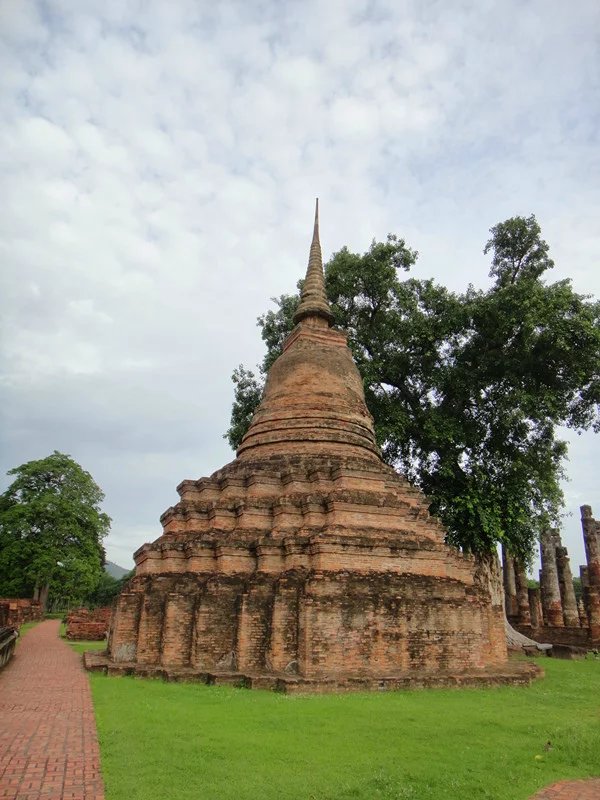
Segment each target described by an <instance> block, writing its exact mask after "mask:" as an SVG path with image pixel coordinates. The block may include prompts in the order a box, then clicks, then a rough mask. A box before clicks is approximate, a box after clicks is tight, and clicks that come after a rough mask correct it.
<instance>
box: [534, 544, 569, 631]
mask: <svg viewBox="0 0 600 800" xmlns="http://www.w3.org/2000/svg"><path fill="white" fill-rule="evenodd" d="M540 555H541V557H542V580H541V585H542V589H543V592H542V603H543V609H544V618H545V620H546V624H548V625H551V626H552V627H555V628H559V627H562V626H563V625H564V620H563V609H562V602H561V597H560V585H559V583H558V571H557V568H556V532H555V531H553V530H547V531H544V532H543V533H542V535H541V536H540Z"/></svg>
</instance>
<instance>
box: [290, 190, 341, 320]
mask: <svg viewBox="0 0 600 800" xmlns="http://www.w3.org/2000/svg"><path fill="white" fill-rule="evenodd" d="M306 317H322V318H323V319H326V320H327V322H328V323H329V325H333V314H332V313H331V309H330V307H329V301H328V300H327V295H326V294H325V276H324V274H323V256H322V255H321V242H320V241H319V198H318V197H317V202H316V204H315V226H314V229H313V238H312V242H311V245H310V255H309V257H308V269H307V270H306V278H305V280H304V286H303V288H302V294H301V296H300V305H299V306H298V309H297V311H296V313H295V314H294V324H295V325H297V324H298V323H299V322H301V321H302V320H303V319H306Z"/></svg>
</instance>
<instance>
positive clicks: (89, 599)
mask: <svg viewBox="0 0 600 800" xmlns="http://www.w3.org/2000/svg"><path fill="white" fill-rule="evenodd" d="M133 574H134V570H131V571H130V572H127V573H126V574H125V575H123V577H122V578H113V576H112V575H109V574H108V572H105V571H103V572H102V575H101V576H100V579H99V581H98V584H97V586H95V587H94V588H93V589H92V591H91V592H89V593H88V594H87V596H86V597H85V598H84V605H86V606H89V607H92V608H95V607H96V608H97V607H102V606H109V605H111V603H112V602H113V600H114V599H115V597H117V595H119V594H120V593H121V591H122V589H123V588H124V586H125V584H126V583H127V582H128V581H129V580H130V579H131V578H132V577H133Z"/></svg>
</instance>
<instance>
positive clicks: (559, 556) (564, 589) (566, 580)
mask: <svg viewBox="0 0 600 800" xmlns="http://www.w3.org/2000/svg"><path fill="white" fill-rule="evenodd" d="M556 569H557V571H558V583H559V586H560V596H561V600H562V607H563V620H564V623H565V625H567V626H568V627H572V628H579V614H578V612H577V599H576V598H575V587H574V586H573V574H572V573H571V564H570V562H569V554H568V551H567V548H566V547H563V546H562V543H561V544H560V545H559V546H558V547H557V548H556Z"/></svg>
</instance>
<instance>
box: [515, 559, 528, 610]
mask: <svg viewBox="0 0 600 800" xmlns="http://www.w3.org/2000/svg"><path fill="white" fill-rule="evenodd" d="M514 564H515V584H516V591H517V621H518V624H519V625H531V611H530V610H529V587H528V586H527V573H526V572H525V567H524V566H523V565H522V564H521V563H520V562H519V561H517V560H516V559H515V562H514Z"/></svg>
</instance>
